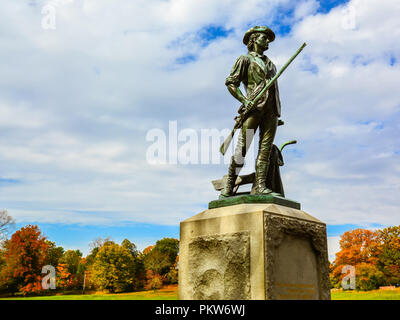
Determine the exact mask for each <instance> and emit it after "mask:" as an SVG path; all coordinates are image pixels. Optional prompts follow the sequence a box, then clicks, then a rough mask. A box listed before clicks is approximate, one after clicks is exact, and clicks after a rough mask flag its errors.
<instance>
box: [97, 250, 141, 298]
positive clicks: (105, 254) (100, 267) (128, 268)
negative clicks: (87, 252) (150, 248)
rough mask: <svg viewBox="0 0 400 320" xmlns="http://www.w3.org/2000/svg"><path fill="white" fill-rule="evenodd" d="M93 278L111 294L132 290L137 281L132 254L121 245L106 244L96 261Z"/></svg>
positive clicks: (98, 253)
mask: <svg viewBox="0 0 400 320" xmlns="http://www.w3.org/2000/svg"><path fill="white" fill-rule="evenodd" d="M92 278H93V281H94V282H95V283H96V284H97V285H98V286H99V287H100V288H101V289H107V290H109V291H110V292H116V291H126V290H129V289H131V288H132V287H133V285H134V280H135V279H134V259H133V257H132V254H131V253H130V252H129V250H128V249H126V248H124V247H122V246H120V245H119V244H116V243H113V242H110V243H106V244H104V245H103V246H102V247H101V248H100V249H99V251H98V252H97V254H96V257H95V259H94V263H93V266H92Z"/></svg>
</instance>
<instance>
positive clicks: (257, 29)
mask: <svg viewBox="0 0 400 320" xmlns="http://www.w3.org/2000/svg"><path fill="white" fill-rule="evenodd" d="M256 32H262V33H265V34H266V35H267V36H268V39H269V42H272V41H274V40H275V33H274V32H273V31H272V30H271V29H270V28H268V27H265V26H255V27H253V28H250V29H249V30H247V32H246V33H245V34H244V37H243V43H244V44H245V45H246V46H247V44H248V43H249V39H250V36H251V35H252V34H253V33H256Z"/></svg>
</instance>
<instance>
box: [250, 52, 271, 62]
mask: <svg viewBox="0 0 400 320" xmlns="http://www.w3.org/2000/svg"><path fill="white" fill-rule="evenodd" d="M249 54H251V55H252V56H253V57H257V58H260V59H262V60H264V61H268V60H267V56H266V55H263V54H259V53H257V52H255V51H250V52H249Z"/></svg>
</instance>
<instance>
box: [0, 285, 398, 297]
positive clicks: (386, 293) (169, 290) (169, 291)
mask: <svg viewBox="0 0 400 320" xmlns="http://www.w3.org/2000/svg"><path fill="white" fill-rule="evenodd" d="M177 299H178V286H168V287H166V288H163V289H161V290H157V291H155V292H154V291H138V292H130V293H117V294H84V295H81V294H73V295H62V294H58V295H54V296H39V297H9V298H2V299H0V300H177ZM332 300H400V289H395V290H373V291H367V292H363V291H336V290H333V291H332Z"/></svg>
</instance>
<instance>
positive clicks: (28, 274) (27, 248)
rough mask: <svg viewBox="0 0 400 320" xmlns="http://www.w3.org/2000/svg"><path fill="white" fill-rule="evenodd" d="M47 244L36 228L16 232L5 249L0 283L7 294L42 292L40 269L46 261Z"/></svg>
mask: <svg viewBox="0 0 400 320" xmlns="http://www.w3.org/2000/svg"><path fill="white" fill-rule="evenodd" d="M47 252H48V244H47V243H46V238H45V237H44V236H43V235H42V233H41V231H40V230H39V228H38V226H32V225H28V226H26V227H23V228H21V229H20V230H18V231H16V232H15V233H14V234H13V235H12V237H11V239H10V240H9V241H8V243H7V246H6V248H5V252H4V257H5V267H4V268H3V269H2V271H1V279H2V282H3V283H4V284H5V285H6V286H7V288H8V290H9V292H13V293H14V292H16V291H17V290H20V291H21V292H22V293H23V294H28V293H31V292H40V291H41V290H42V287H41V280H42V274H41V273H42V267H43V266H44V265H45V263H46V260H47Z"/></svg>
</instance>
